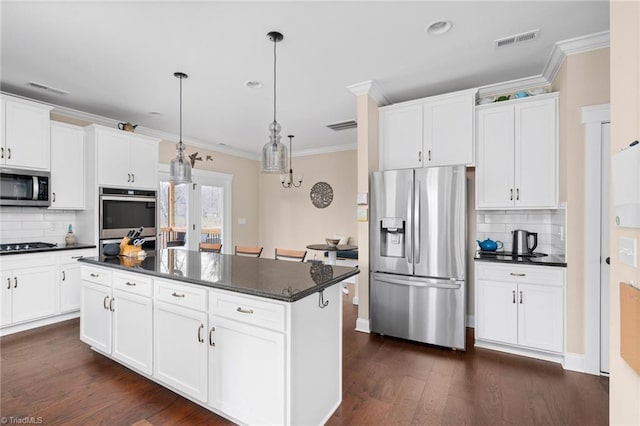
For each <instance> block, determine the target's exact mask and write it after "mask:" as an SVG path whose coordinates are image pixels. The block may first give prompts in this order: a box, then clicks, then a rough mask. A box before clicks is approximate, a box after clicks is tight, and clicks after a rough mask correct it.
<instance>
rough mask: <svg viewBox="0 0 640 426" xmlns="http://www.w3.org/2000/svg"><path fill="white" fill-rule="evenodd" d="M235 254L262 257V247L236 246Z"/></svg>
mask: <svg viewBox="0 0 640 426" xmlns="http://www.w3.org/2000/svg"><path fill="white" fill-rule="evenodd" d="M233 254H235V255H236V256H248V257H260V255H261V254H262V247H250V246H236V247H235V249H234V250H233Z"/></svg>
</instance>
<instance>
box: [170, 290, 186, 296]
mask: <svg viewBox="0 0 640 426" xmlns="http://www.w3.org/2000/svg"><path fill="white" fill-rule="evenodd" d="M171 295H172V296H173V297H184V293H182V294H178V293H176V292H175V291H174V292H173V294H171Z"/></svg>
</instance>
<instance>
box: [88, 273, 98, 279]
mask: <svg viewBox="0 0 640 426" xmlns="http://www.w3.org/2000/svg"><path fill="white" fill-rule="evenodd" d="M89 276H91V277H94V278H98V277H99V276H100V275H98V274H94V273H93V272H92V273H90V274H89Z"/></svg>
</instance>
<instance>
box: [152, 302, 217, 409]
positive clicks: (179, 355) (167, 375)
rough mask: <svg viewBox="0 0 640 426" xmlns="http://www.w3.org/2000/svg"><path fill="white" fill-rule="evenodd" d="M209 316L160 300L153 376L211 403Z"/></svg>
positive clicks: (156, 311)
mask: <svg viewBox="0 0 640 426" xmlns="http://www.w3.org/2000/svg"><path fill="white" fill-rule="evenodd" d="M206 338H207V315H206V314H205V313H204V312H200V311H195V310H193V309H187V308H183V307H181V306H176V305H173V304H170V303H165V302H161V301H158V300H156V301H155V304H154V307H153V348H154V350H153V354H154V355H153V356H154V359H153V375H154V377H155V378H156V379H158V380H160V381H161V382H163V383H166V384H167V385H169V386H172V387H174V388H176V389H178V390H179V391H182V392H184V393H185V394H187V395H189V396H191V397H193V398H195V399H197V400H199V401H202V402H207V348H208V343H207V342H206Z"/></svg>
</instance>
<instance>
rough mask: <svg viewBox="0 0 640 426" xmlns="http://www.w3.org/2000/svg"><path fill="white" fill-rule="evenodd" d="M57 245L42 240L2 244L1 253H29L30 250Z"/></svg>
mask: <svg viewBox="0 0 640 426" xmlns="http://www.w3.org/2000/svg"><path fill="white" fill-rule="evenodd" d="M57 246H58V245H57V244H51V243H42V242H33V243H11V244H0V253H9V252H11V253H27V252H30V251H39V250H43V249H49V248H52V247H57Z"/></svg>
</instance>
